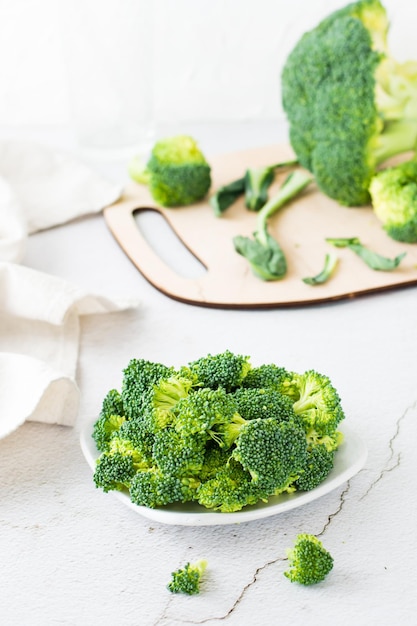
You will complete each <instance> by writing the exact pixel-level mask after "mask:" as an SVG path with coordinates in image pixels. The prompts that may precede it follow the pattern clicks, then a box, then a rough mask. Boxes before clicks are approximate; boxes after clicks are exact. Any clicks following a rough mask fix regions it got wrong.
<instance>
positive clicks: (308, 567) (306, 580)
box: [284, 534, 333, 585]
mask: <svg viewBox="0 0 417 626" xmlns="http://www.w3.org/2000/svg"><path fill="white" fill-rule="evenodd" d="M287 556H288V562H289V566H290V569H289V570H288V571H286V572H284V576H286V577H287V578H288V579H289V580H290V581H291V582H297V583H300V584H301V585H314V584H316V583H319V582H321V581H322V580H324V579H325V578H326V576H327V574H328V573H329V572H330V571H331V570H332V568H333V557H332V556H331V555H330V553H329V552H328V551H327V550H326V549H325V548H324V546H323V544H322V543H321V541H319V540H318V539H317V537H315V536H314V535H307V534H301V535H298V536H297V538H296V540H295V544H294V547H293V548H291V549H289V550H288V551H287Z"/></svg>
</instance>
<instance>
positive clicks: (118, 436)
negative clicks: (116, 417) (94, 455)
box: [94, 422, 153, 491]
mask: <svg viewBox="0 0 417 626" xmlns="http://www.w3.org/2000/svg"><path fill="white" fill-rule="evenodd" d="M127 423H129V422H124V424H122V427H123V426H125V424H127ZM122 427H121V428H120V429H119V431H118V432H116V433H115V434H114V435H113V437H112V439H111V440H110V443H109V447H108V450H107V451H106V452H103V453H102V454H101V455H100V457H99V458H98V459H97V463H96V467H95V470H94V482H95V484H96V487H101V488H102V489H103V491H113V490H115V491H123V490H124V489H128V488H129V487H130V483H131V480H132V478H133V477H134V476H135V474H136V472H138V471H144V470H148V469H149V467H152V465H153V460H152V458H151V454H150V442H147V445H146V444H145V442H144V439H145V437H146V433H145V432H143V433H142V440H143V442H141V445H139V443H138V431H136V433H134V435H136V438H135V437H130V438H128V437H129V435H132V434H133V433H132V432H131V433H128V432H126V429H124V430H123V431H122V432H121V430H122ZM132 440H133V441H132Z"/></svg>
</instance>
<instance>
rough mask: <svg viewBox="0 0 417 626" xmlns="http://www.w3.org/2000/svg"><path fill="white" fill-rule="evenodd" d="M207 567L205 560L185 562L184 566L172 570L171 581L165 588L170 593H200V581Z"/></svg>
mask: <svg viewBox="0 0 417 626" xmlns="http://www.w3.org/2000/svg"><path fill="white" fill-rule="evenodd" d="M206 568H207V561H205V560H200V561H197V562H196V563H193V564H190V563H186V564H185V565H184V567H182V568H180V569H177V570H176V571H175V572H172V574H171V576H172V578H171V581H170V582H169V583H168V585H167V589H169V591H171V592H172V593H186V594H187V595H194V594H197V593H200V582H201V577H202V576H203V574H204V572H205V570H206Z"/></svg>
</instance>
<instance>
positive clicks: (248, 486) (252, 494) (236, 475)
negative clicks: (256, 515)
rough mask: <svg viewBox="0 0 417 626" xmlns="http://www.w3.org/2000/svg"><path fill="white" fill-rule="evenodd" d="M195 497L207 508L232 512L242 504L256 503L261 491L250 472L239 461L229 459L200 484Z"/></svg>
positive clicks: (239, 508) (238, 509)
mask: <svg viewBox="0 0 417 626" xmlns="http://www.w3.org/2000/svg"><path fill="white" fill-rule="evenodd" d="M197 499H198V502H199V504H201V505H202V506H204V507H206V508H208V509H213V510H215V511H221V512H222V513H234V512H235V511H240V510H241V509H242V508H243V507H244V506H248V505H249V504H256V502H258V501H259V500H260V499H261V493H260V489H259V487H258V486H257V485H256V484H255V483H254V482H253V480H252V477H251V475H250V473H249V472H248V471H246V470H245V469H243V467H242V465H241V464H240V463H238V462H237V461H235V460H234V459H230V460H229V461H228V462H227V464H226V465H223V467H221V468H220V469H218V471H217V472H216V473H215V474H214V476H212V477H211V478H209V479H208V480H206V481H205V482H203V483H202V484H201V485H200V487H199V488H198V491H197Z"/></svg>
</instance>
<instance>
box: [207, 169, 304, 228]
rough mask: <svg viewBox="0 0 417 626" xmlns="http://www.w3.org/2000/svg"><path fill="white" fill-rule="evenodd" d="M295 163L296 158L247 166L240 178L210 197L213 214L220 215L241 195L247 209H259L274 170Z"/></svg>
mask: <svg viewBox="0 0 417 626" xmlns="http://www.w3.org/2000/svg"><path fill="white" fill-rule="evenodd" d="M297 163H298V161H297V160H292V161H282V162H281V163H275V164H274V165H267V166H262V167H249V168H248V169H247V170H246V171H245V174H244V176H243V177H242V178H237V179H236V180H234V181H232V182H231V183H228V184H227V185H223V186H222V187H220V188H219V189H217V191H216V192H215V193H214V194H213V195H212V196H211V197H210V205H211V207H212V208H213V211H214V214H215V215H216V216H217V217H220V216H221V215H222V214H223V213H224V212H225V211H226V209H228V208H229V206H231V205H232V204H233V203H234V202H235V201H236V200H237V199H238V198H239V197H240V196H242V195H244V197H245V206H246V208H247V209H249V210H250V211H259V210H260V209H261V208H262V207H263V206H264V204H266V202H267V200H268V190H269V187H270V186H271V184H272V182H273V180H274V176H275V172H276V171H277V170H280V169H283V168H286V167H291V166H293V165H297Z"/></svg>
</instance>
